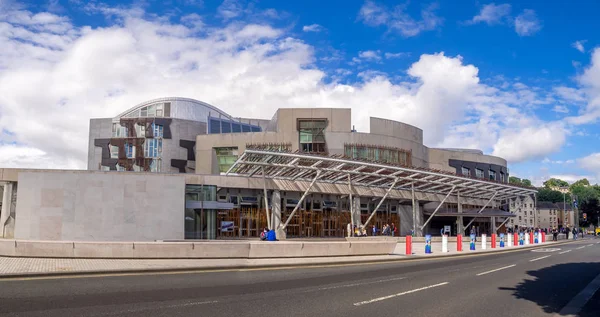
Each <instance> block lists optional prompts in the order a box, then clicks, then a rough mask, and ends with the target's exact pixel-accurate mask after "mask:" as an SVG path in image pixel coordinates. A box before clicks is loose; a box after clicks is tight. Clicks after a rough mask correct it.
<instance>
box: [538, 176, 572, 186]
mask: <svg viewBox="0 0 600 317" xmlns="http://www.w3.org/2000/svg"><path fill="white" fill-rule="evenodd" d="M568 186H569V183H567V182H566V181H563V180H562V179H558V178H551V179H549V180H547V181H545V182H544V187H546V188H557V187H568Z"/></svg>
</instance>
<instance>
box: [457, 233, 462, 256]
mask: <svg viewBox="0 0 600 317" xmlns="http://www.w3.org/2000/svg"><path fill="white" fill-rule="evenodd" d="M456 251H459V252H460V251H462V234H459V235H457V236H456Z"/></svg>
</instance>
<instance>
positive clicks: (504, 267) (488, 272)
mask: <svg viewBox="0 0 600 317" xmlns="http://www.w3.org/2000/svg"><path fill="white" fill-rule="evenodd" d="M513 266H517V265H516V264H513V265H509V266H503V267H501V268H497V269H495V270H491V271H487V272H483V273H479V274H477V276H482V275H486V274H490V273H494V272H497V271H500V270H504V269H508V268H511V267H513Z"/></svg>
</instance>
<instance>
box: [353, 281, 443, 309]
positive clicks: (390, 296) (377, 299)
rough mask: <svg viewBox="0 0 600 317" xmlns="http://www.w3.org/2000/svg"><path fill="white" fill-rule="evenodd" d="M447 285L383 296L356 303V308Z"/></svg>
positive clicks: (436, 285)
mask: <svg viewBox="0 0 600 317" xmlns="http://www.w3.org/2000/svg"><path fill="white" fill-rule="evenodd" d="M447 284H448V282H444V283H439V284H435V285H429V286H425V287H421V288H417V289H413V290H410V291H406V292H402V293H398V294H393V295H388V296H383V297H377V298H373V299H370V300H366V301H363V302H358V303H354V306H361V305H365V304H371V303H375V302H380V301H382V300H386V299H390V298H394V297H398V296H402V295H406V294H411V293H416V292H419V291H423V290H426V289H430V288H434V287H438V286H443V285H447Z"/></svg>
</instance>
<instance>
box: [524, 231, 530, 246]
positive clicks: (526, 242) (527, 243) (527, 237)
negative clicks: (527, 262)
mask: <svg viewBox="0 0 600 317" xmlns="http://www.w3.org/2000/svg"><path fill="white" fill-rule="evenodd" d="M529 242H530V241H529V233H527V232H525V245H529Z"/></svg>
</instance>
